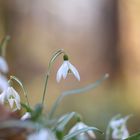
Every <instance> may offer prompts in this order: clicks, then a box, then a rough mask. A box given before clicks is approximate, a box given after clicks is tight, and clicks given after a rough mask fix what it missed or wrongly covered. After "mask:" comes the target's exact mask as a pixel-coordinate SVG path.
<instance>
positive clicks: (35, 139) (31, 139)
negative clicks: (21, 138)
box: [27, 129, 56, 140]
mask: <svg viewBox="0 0 140 140" xmlns="http://www.w3.org/2000/svg"><path fill="white" fill-rule="evenodd" d="M27 140H56V138H55V136H54V134H53V133H52V132H51V131H50V130H48V129H42V130H40V131H37V132H35V133H33V134H31V135H29V136H28V137H27Z"/></svg>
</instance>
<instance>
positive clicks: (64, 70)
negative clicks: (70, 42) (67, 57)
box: [62, 61, 69, 79]
mask: <svg viewBox="0 0 140 140" xmlns="http://www.w3.org/2000/svg"><path fill="white" fill-rule="evenodd" d="M68 70H69V66H68V61H64V62H63V72H62V73H63V74H62V75H63V78H64V79H66V76H67V74H68Z"/></svg>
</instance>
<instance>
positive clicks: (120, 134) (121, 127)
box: [110, 116, 130, 140]
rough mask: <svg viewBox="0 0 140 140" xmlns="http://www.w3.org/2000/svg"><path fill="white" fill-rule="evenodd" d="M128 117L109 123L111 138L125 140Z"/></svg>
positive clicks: (127, 133) (127, 134)
mask: <svg viewBox="0 0 140 140" xmlns="http://www.w3.org/2000/svg"><path fill="white" fill-rule="evenodd" d="M129 117H130V116H126V117H124V118H120V119H115V120H112V121H111V122H110V127H111V128H112V130H113V132H112V138H113V139H115V140H116V139H117V140H118V139H126V138H127V137H128V136H129V132H128V129H127V127H126V122H127V120H128V118H129Z"/></svg>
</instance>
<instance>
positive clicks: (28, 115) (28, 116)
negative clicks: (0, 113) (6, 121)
mask: <svg viewBox="0 0 140 140" xmlns="http://www.w3.org/2000/svg"><path fill="white" fill-rule="evenodd" d="M29 118H31V114H30V113H29V112H26V113H25V114H24V115H23V116H22V117H21V120H22V121H24V120H26V119H29Z"/></svg>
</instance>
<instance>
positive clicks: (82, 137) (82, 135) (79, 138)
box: [69, 122, 96, 140]
mask: <svg viewBox="0 0 140 140" xmlns="http://www.w3.org/2000/svg"><path fill="white" fill-rule="evenodd" d="M87 127H88V126H87V125H86V124H84V123H83V122H78V123H77V124H76V125H75V126H73V127H72V128H71V129H70V131H69V134H71V133H74V132H75V131H77V130H80V129H83V128H87ZM76 138H77V140H88V139H89V138H90V139H96V136H95V134H94V132H93V131H92V130H89V131H87V132H83V133H80V134H79V135H77V136H76Z"/></svg>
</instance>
